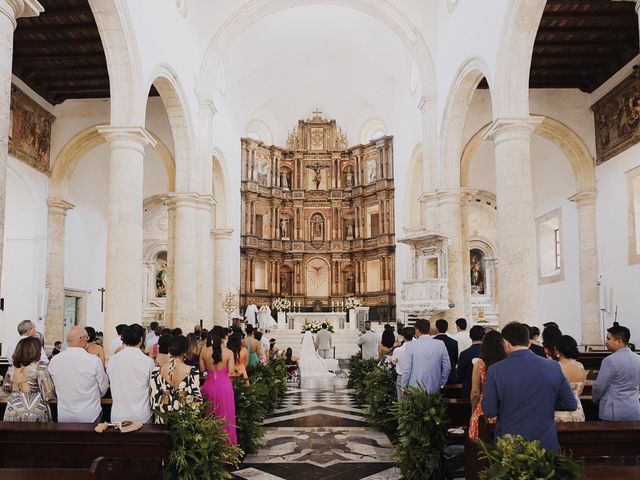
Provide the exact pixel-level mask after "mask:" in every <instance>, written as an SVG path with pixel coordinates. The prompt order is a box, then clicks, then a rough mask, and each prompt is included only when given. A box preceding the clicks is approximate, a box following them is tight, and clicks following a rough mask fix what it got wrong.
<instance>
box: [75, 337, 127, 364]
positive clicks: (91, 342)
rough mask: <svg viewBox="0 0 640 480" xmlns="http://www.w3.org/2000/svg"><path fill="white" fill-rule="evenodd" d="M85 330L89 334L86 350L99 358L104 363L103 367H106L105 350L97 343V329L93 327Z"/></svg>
mask: <svg viewBox="0 0 640 480" xmlns="http://www.w3.org/2000/svg"><path fill="white" fill-rule="evenodd" d="M84 330H85V331H86V332H87V346H86V347H85V350H86V351H87V352H88V353H90V354H92V355H95V356H96V357H98V358H99V359H100V361H101V362H102V366H103V367H104V364H105V362H106V360H105V357H104V348H102V345H98V344H97V343H96V340H97V335H96V329H95V328H93V327H84ZM123 348H124V347H123Z"/></svg>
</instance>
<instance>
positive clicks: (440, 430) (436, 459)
mask: <svg viewBox="0 0 640 480" xmlns="http://www.w3.org/2000/svg"><path fill="white" fill-rule="evenodd" d="M396 405H397V406H396V417H397V419H398V441H397V443H396V445H395V451H396V455H397V456H398V462H397V464H398V467H399V468H400V471H401V472H402V478H403V479H404V480H442V479H443V478H445V477H446V475H445V461H444V449H445V447H446V446H447V426H448V417H447V408H446V405H445V403H444V402H443V400H442V397H441V396H440V393H437V394H434V395H429V394H428V393H427V392H426V391H425V390H424V389H423V388H421V387H420V388H417V387H408V388H407V389H406V391H405V394H404V397H403V399H402V401H400V402H398V403H397V404H396Z"/></svg>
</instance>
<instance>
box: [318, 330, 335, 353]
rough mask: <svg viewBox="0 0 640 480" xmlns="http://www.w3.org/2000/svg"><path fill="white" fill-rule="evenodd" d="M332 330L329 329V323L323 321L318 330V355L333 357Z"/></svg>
mask: <svg viewBox="0 0 640 480" xmlns="http://www.w3.org/2000/svg"><path fill="white" fill-rule="evenodd" d="M331 347H332V345H331V332H330V331H329V330H327V324H326V323H323V324H322V328H321V329H320V331H319V332H318V355H320V356H321V357H322V358H331Z"/></svg>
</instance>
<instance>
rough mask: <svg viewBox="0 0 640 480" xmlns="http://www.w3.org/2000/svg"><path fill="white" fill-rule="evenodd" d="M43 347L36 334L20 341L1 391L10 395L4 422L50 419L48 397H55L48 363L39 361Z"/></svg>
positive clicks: (44, 420)
mask: <svg viewBox="0 0 640 480" xmlns="http://www.w3.org/2000/svg"><path fill="white" fill-rule="evenodd" d="M41 350H42V346H41V345H40V341H39V340H38V339H37V338H35V337H26V338H23V339H22V340H20V341H19V342H18V345H17V346H16V348H15V350H14V352H13V356H12V361H13V364H12V366H11V367H9V370H8V371H7V374H6V375H5V377H4V382H3V384H2V390H3V391H4V392H5V393H7V394H9V397H8V398H7V406H6V409H5V412H4V421H5V422H49V421H51V412H50V410H49V404H48V403H47V402H48V401H49V400H51V399H52V398H54V397H55V394H54V388H53V380H51V376H50V375H49V372H48V370H47V364H46V363H44V362H42V361H41V360H40V352H41Z"/></svg>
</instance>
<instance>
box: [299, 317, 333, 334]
mask: <svg viewBox="0 0 640 480" xmlns="http://www.w3.org/2000/svg"><path fill="white" fill-rule="evenodd" d="M323 323H326V324H327V330H329V331H330V332H331V333H333V332H334V330H333V325H332V324H331V323H329V322H324V321H320V320H312V321H309V320H307V321H305V322H304V325H302V333H304V332H306V331H307V330H311V333H318V332H319V331H320V329H321V328H322V324H323Z"/></svg>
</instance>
